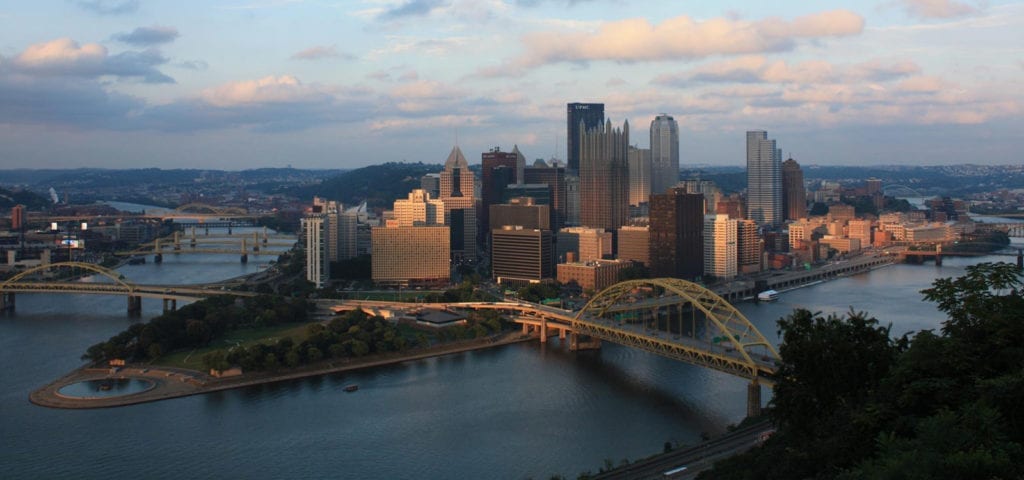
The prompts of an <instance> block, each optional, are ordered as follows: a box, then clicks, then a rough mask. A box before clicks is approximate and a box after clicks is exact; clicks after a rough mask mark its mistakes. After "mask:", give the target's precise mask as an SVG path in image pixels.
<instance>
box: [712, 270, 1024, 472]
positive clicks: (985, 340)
mask: <svg viewBox="0 0 1024 480" xmlns="http://www.w3.org/2000/svg"><path fill="white" fill-rule="evenodd" d="M1022 286H1024V284H1022V282H1021V273H1020V272H1019V271H1018V270H1017V269H1016V266H1015V265H1010V264H1004V263H999V264H979V265H975V266H971V267H968V268H967V273H966V274H965V275H964V276H962V277H959V278H956V279H949V278H947V279H940V280H937V281H935V283H934V284H933V286H932V288H929V289H927V290H924V291H923V292H922V293H923V294H924V298H925V299H926V300H928V301H931V302H936V303H937V304H938V308H939V309H940V310H941V311H943V312H944V313H946V314H947V315H948V320H946V321H945V322H944V323H943V325H942V329H941V331H940V332H939V333H934V332H931V331H923V332H918V333H917V334H916V335H913V336H912V337H911V336H904V337H903V338H901V339H899V340H893V339H891V338H890V337H889V330H888V328H884V327H880V326H879V325H878V322H877V320H875V319H871V318H867V316H866V315H865V314H863V313H855V312H851V313H850V314H848V315H846V317H845V318H839V317H835V316H831V317H827V318H822V317H821V316H820V315H819V314H812V313H811V312H808V311H806V310H797V311H795V312H794V313H793V314H792V315H790V316H789V317H788V318H786V319H783V320H780V322H779V326H780V329H781V333H782V335H783V343H782V345H781V346H780V350H779V353H780V355H781V356H782V359H783V364H782V366H781V370H780V372H779V380H778V382H779V383H778V385H777V386H776V390H775V396H774V398H773V400H772V402H771V407H772V410H771V414H770V415H771V416H772V418H773V420H774V421H775V423H776V426H777V432H776V433H775V435H774V436H773V437H772V438H771V439H770V440H769V441H768V442H766V443H765V444H764V446H762V447H760V448H756V449H754V450H753V451H751V452H749V453H747V454H744V455H741V456H738V457H734V458H732V459H729V460H726V461H724V462H720V463H719V464H717V465H716V467H715V470H714V471H713V472H709V475H706V477H708V478H727V479H728V478H737V479H739V478H742V479H755V478H766V479H774V478H778V479H801V478H843V479H859V478H892V479H897V478H906V479H916V478H920V479H944V478H948V479H969V478H979V479H990V478H1021V476H1022V475H1024V463H1022V461H1024V446H1022V443H1024V414H1022V413H1021V411H1020V409H1019V406H1020V405H1021V404H1022V402H1024V297H1022V295H1021V287H1022Z"/></svg>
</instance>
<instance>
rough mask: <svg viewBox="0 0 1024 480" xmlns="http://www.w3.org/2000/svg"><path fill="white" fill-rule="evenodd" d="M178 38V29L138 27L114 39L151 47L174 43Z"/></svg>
mask: <svg viewBox="0 0 1024 480" xmlns="http://www.w3.org/2000/svg"><path fill="white" fill-rule="evenodd" d="M178 36H179V34H178V29H177V28H174V27H163V26H160V25H154V26H152V27H138V28H136V29H135V30H132V31H131V32H128V33H119V34H117V35H114V37H113V38H114V39H115V40H117V41H120V42H124V43H128V44H131V45H138V46H149V45H159V44H161V43H169V42H173V41H174V39H176V38H178Z"/></svg>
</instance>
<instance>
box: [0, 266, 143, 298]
mask: <svg viewBox="0 0 1024 480" xmlns="http://www.w3.org/2000/svg"><path fill="white" fill-rule="evenodd" d="M55 268H78V269H82V270H86V271H90V272H93V273H97V274H100V275H102V276H104V277H107V278H109V279H111V280H113V281H114V283H116V284H118V285H121V286H122V287H124V288H126V289H128V292H129V293H130V292H134V291H135V284H133V283H130V282H128V281H125V279H124V275H121V274H120V273H118V272H116V271H114V270H111V269H109V268H106V267H101V266H99V265H94V264H92V263H84V262H58V263H49V264H46V265H40V266H38V267H32V268H30V269H28V270H25V271H23V272H21V273H19V274H17V275H15V276H13V277H11V278H8V279H7V280H5V281H4V282H3V283H0V290H3V289H4V287H6V286H8V285H11V284H14V283H17V282H19V281H21V279H23V278H26V277H29V276H31V275H34V274H36V273H39V272H45V271H48V270H52V269H55Z"/></svg>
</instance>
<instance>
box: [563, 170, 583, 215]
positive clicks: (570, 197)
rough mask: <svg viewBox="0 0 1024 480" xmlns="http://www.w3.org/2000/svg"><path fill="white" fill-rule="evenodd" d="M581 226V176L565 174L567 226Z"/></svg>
mask: <svg viewBox="0 0 1024 480" xmlns="http://www.w3.org/2000/svg"><path fill="white" fill-rule="evenodd" d="M579 224H580V176H579V175H577V174H575V173H571V172H566V173H565V225H573V226H578V225H579Z"/></svg>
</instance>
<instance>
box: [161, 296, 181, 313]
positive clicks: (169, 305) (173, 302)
mask: <svg viewBox="0 0 1024 480" xmlns="http://www.w3.org/2000/svg"><path fill="white" fill-rule="evenodd" d="M163 300H164V313H167V312H173V311H175V310H177V309H178V300H177V299H175V298H165V299H163Z"/></svg>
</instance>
